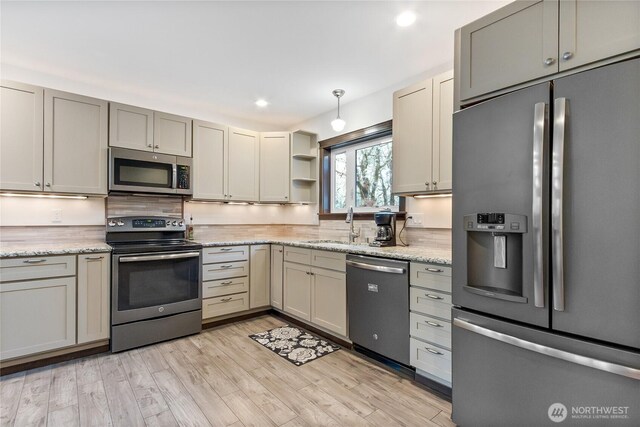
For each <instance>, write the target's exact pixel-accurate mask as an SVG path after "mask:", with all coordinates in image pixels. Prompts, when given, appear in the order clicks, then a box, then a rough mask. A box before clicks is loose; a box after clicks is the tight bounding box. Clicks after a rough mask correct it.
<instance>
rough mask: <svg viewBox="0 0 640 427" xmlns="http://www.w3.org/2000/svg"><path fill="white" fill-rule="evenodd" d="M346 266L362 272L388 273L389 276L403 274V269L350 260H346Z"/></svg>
mask: <svg viewBox="0 0 640 427" xmlns="http://www.w3.org/2000/svg"><path fill="white" fill-rule="evenodd" d="M346 262H347V265H348V266H351V267H354V268H360V269H362V270H371V271H378V272H381V273H390V274H404V273H405V269H404V268H398V267H387V266H384V265H375V264H367V263H365V262H357V261H351V260H347V261H346Z"/></svg>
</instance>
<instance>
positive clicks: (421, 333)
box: [409, 313, 451, 349]
mask: <svg viewBox="0 0 640 427" xmlns="http://www.w3.org/2000/svg"><path fill="white" fill-rule="evenodd" d="M409 324H410V327H411V329H410V331H411V336H412V337H416V338H420V339H423V340H425V341H429V342H432V343H434V344H438V345H440V346H442V347H445V348H448V349H450V348H451V323H449V322H445V321H443V320H440V319H436V318H434V317H429V316H423V315H422V314H418V313H411V314H409Z"/></svg>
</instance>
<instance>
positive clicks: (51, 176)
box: [44, 89, 108, 195]
mask: <svg viewBox="0 0 640 427" xmlns="http://www.w3.org/2000/svg"><path fill="white" fill-rule="evenodd" d="M107 108H108V103H107V101H103V100H100V99H94V98H88V97H86V96H80V95H75V94H71V93H66V92H59V91H56V90H50V89H45V91H44V190H45V191H52V192H58V193H79V194H101V195H104V194H107V120H108V112H107Z"/></svg>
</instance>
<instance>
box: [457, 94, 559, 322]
mask: <svg viewBox="0 0 640 427" xmlns="http://www.w3.org/2000/svg"><path fill="white" fill-rule="evenodd" d="M550 93H551V87H550V83H543V84H539V85H536V86H532V87H529V88H526V89H522V90H519V91H516V92H513V93H510V94H507V95H504V96H501V97H498V98H496V99H493V100H490V101H487V102H484V103H481V104H478V105H475V106H473V107H470V108H467V109H464V110H462V111H460V112H457V113H456V114H454V118H453V122H454V130H453V274H452V282H453V303H454V304H455V305H458V306H462V307H466V308H470V309H474V310H478V311H481V312H486V313H491V314H494V315H496V316H501V317H504V318H507V319H513V320H517V321H520V322H526V323H530V324H535V325H538V326H544V327H546V326H548V325H549V311H548V310H549V309H548V307H549V306H548V293H547V283H548V282H547V268H546V267H547V258H546V255H545V254H548V236H547V234H548V228H547V223H546V215H544V213H545V212H547V209H548V184H549V181H548V179H547V176H548V158H549V153H548V148H549V146H548V139H549V138H548V133H549V128H548V123H549V122H548V115H549V112H550V106H549V98H550ZM478 213H502V214H504V215H503V217H504V218H502V219H504V220H505V221H506V223H505V224H503V226H504V227H506V229H503V230H501V231H500V232H498V233H491V232H481V230H479V229H478V228H477V225H478V224H475V223H474V222H473V221H475V220H474V218H476V214H478ZM465 216H471V218H469V217H467V219H466V220H465ZM496 218H497V219H500V218H501V217H500V216H496ZM521 221H522V224H520V223H519V222H521ZM469 222H472V225H473V226H474V227H475V229H474V230H470V229H469ZM516 223H518V224H516ZM516 226H517V227H518V228H517V229H516ZM512 227H513V228H512ZM465 228H466V229H465Z"/></svg>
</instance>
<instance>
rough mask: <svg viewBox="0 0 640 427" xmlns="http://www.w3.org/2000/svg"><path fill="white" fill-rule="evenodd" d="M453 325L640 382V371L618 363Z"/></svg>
mask: <svg viewBox="0 0 640 427" xmlns="http://www.w3.org/2000/svg"><path fill="white" fill-rule="evenodd" d="M453 325H454V326H457V327H459V328H462V329H465V330H467V331H469V332H473V333H476V334H478V335H482V336H485V337H487V338H491V339H493V340H496V341H500V342H503V343H505V344H509V345H513V346H516V347H519V348H522V349H524V350H528V351H533V352H536V353H540V354H544V355H546V356H549V357H554V358H556V359H560V360H564V361H565V362H569V363H575V364H577V365H582V366H586V367H589V368H593V369H599V370H601V371H605V372H608V373H610V374H615V375H621V376H623V377H627V378H632V379H635V380H640V369H636V368H632V367H629V366H624V365H618V364H616V363H611V362H605V361H604V360H599V359H593V358H591V357H586V356H581V355H579V354H575V353H570V352H568V351H564V350H558V349H557V348H553V347H547V346H545V345H541V344H536V343H533V342H531V341H526V340H523V339H520V338H516V337H514V336H511V335H507V334H503V333H502V332H498V331H494V330H492V329H487V328H483V327H482V326H478V325H474V324H473V323H470V322H468V321H466V320H462V319H460V318H454V319H453Z"/></svg>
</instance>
